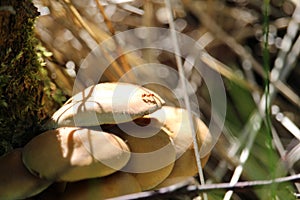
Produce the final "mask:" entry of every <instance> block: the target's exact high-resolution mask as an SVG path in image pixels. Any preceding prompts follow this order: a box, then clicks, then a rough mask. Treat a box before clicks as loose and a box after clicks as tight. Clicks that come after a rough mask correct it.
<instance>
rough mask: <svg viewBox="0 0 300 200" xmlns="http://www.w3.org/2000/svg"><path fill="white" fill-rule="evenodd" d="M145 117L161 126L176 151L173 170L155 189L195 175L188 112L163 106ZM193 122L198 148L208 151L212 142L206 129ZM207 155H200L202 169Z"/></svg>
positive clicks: (195, 118)
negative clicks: (171, 140)
mask: <svg viewBox="0 0 300 200" xmlns="http://www.w3.org/2000/svg"><path fill="white" fill-rule="evenodd" d="M147 117H149V118H150V119H155V120H157V121H159V122H160V123H162V124H163V125H162V126H163V127H162V129H163V130H165V132H166V133H168V134H169V136H170V137H171V138H172V139H173V141H174V145H175V149H176V158H177V160H176V162H175V165H174V167H173V170H172V172H171V174H170V175H169V176H168V177H167V179H166V180H165V181H164V182H163V183H161V184H160V185H158V186H157V188H160V187H165V186H167V185H168V184H166V183H167V182H168V183H169V184H170V183H173V182H174V180H184V179H186V178H188V177H190V176H194V175H196V174H197V172H198V167H197V163H196V157H195V153H194V145H193V137H192V131H191V128H190V125H189V121H188V111H187V110H185V109H182V108H175V107H170V106H163V107H162V108H161V109H160V110H158V111H156V112H154V113H152V114H150V115H149V116H147ZM193 120H194V121H193V122H194V125H195V127H196V135H197V143H198V147H199V148H203V149H204V150H205V151H209V150H210V148H211V141H212V140H211V135H210V133H209V130H208V128H207V127H206V125H205V124H204V123H203V122H202V121H201V120H200V119H199V118H197V117H196V116H193ZM209 155H210V153H209V152H208V153H206V154H204V155H202V158H201V165H202V167H204V166H205V164H206V162H207V160H208V158H209ZM180 177H182V178H180ZM171 180H173V181H171Z"/></svg>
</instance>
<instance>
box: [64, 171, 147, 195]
mask: <svg viewBox="0 0 300 200" xmlns="http://www.w3.org/2000/svg"><path fill="white" fill-rule="evenodd" d="M141 191H142V189H141V186H140V185H139V183H138V181H137V180H136V178H135V177H134V176H133V175H131V174H129V173H125V172H117V173H114V174H112V175H109V176H106V177H102V178H96V179H88V180H83V181H78V182H73V183H69V184H68V185H67V188H66V192H65V193H64V194H63V196H62V199H64V200H69V199H70V200H77V199H78V200H82V199H97V200H101V199H107V198H112V197H117V196H121V195H126V194H132V193H137V192H141Z"/></svg>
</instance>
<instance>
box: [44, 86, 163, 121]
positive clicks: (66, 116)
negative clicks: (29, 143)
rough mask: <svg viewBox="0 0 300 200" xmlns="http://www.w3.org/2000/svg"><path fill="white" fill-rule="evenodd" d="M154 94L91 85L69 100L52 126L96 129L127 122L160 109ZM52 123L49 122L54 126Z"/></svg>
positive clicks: (138, 89)
mask: <svg viewBox="0 0 300 200" xmlns="http://www.w3.org/2000/svg"><path fill="white" fill-rule="evenodd" d="M164 103H165V102H164V100H162V99H161V98H160V97H159V96H158V95H157V94H156V93H154V92H152V91H151V90H148V89H146V88H143V87H141V86H138V85H133V84H129V83H101V84H98V85H93V86H90V87H88V88H87V89H85V90H83V91H82V92H80V93H78V94H76V95H74V96H73V97H72V98H70V99H69V100H68V101H67V102H66V103H65V104H64V105H63V106H62V107H61V108H60V109H59V110H58V111H56V112H55V113H54V115H53V116H52V120H53V122H54V125H51V122H50V125H48V126H58V127H63V126H97V125H101V124H115V123H122V122H128V121H131V120H133V119H136V118H139V117H142V116H144V115H145V114H149V113H152V112H154V111H155V110H157V109H159V108H161V106H162V105H163V104H164ZM53 122H52V123H53Z"/></svg>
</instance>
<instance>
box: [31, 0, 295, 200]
mask: <svg viewBox="0 0 300 200" xmlns="http://www.w3.org/2000/svg"><path fill="white" fill-rule="evenodd" d="M165 2H166V1H161V0H110V1H109V0H101V1H99V2H98V1H95V0H85V1H82V0H57V1H50V0H35V1H34V4H35V5H36V6H37V7H38V11H39V12H40V15H41V16H40V17H39V18H38V20H37V23H36V30H35V32H36V35H37V37H38V38H39V40H40V41H41V43H42V46H43V47H44V48H41V52H42V53H43V56H44V58H45V61H46V66H45V67H46V69H47V72H48V76H49V77H50V78H51V81H52V85H51V91H49V92H50V93H49V94H50V95H52V96H59V95H62V94H63V95H62V96H66V97H69V96H72V94H73V93H74V91H73V89H74V88H73V86H74V82H75V79H76V76H77V74H78V72H79V70H80V68H81V67H82V65H83V63H84V61H85V59H86V57H87V56H88V55H89V54H90V52H91V51H92V50H94V49H95V48H96V47H98V44H100V43H101V42H103V41H105V40H106V39H108V38H110V37H111V36H112V35H115V34H117V33H121V32H123V31H126V30H131V29H134V28H139V27H161V28H170V27H171V26H174V28H175V30H176V31H178V32H180V33H182V34H185V35H187V36H189V37H191V38H193V39H194V40H195V41H198V42H199V44H201V46H202V47H203V50H201V51H199V52H194V54H195V55H197V54H199V55H200V54H203V53H204V54H205V55H207V56H206V57H205V58H206V59H205V60H202V62H203V63H205V65H206V66H208V67H210V68H211V69H213V70H214V71H216V72H217V73H219V74H221V76H222V78H223V81H224V86H225V91H226V105H227V108H226V117H225V126H224V128H223V129H222V134H221V136H220V138H219V140H218V142H217V144H216V145H215V147H214V148H213V151H212V155H211V157H210V159H209V161H208V163H207V165H206V167H205V168H204V176H205V179H206V183H228V182H231V183H234V182H235V181H237V180H238V181H254V180H266V179H272V178H274V177H285V176H289V175H293V174H297V173H299V171H300V170H299V169H300V168H299V166H300V165H299V164H300V162H299V158H300V143H299V140H300V130H299V128H298V127H299V125H300V110H299V105H300V99H299V95H300V87H299V85H300V79H299V78H298V76H300V68H299V64H300V63H299V62H298V58H299V51H300V37H299V23H300V3H299V1H297V0H271V1H269V2H268V1H265V4H264V2H263V1H260V0H207V1H196V0H182V1H180V0H170V6H167V5H166V4H165ZM264 6H268V8H269V13H265V12H264ZM169 14H172V16H173V19H172V20H171V21H170V19H169V18H168V15H169ZM267 19H268V20H269V24H268V26H266V20H267ZM264 28H265V29H264ZM266 28H268V32H267V33H268V36H267V37H266V34H264V31H263V30H267V29H266ZM135 34H136V35H132V38H130V37H129V38H124V40H123V41H116V40H111V41H110V43H108V44H109V45H110V46H109V47H108V48H109V50H107V49H106V50H105V49H104V50H103V51H104V53H103V56H104V57H105V58H106V59H107V60H108V61H110V64H109V66H108V67H107V66H105V64H104V63H101V62H96V65H97V68H95V69H99V70H103V71H104V72H103V76H101V77H100V78H99V82H105V81H118V80H120V78H121V77H122V76H123V75H124V74H125V73H126V72H129V71H131V70H132V69H134V68H135V67H137V66H140V65H143V64H147V63H156V64H162V65H165V66H168V67H169V68H171V69H174V70H178V67H177V63H176V57H175V55H174V54H173V53H170V52H167V51H164V50H157V49H156V50H151V49H138V50H136V51H133V52H130V53H126V54H124V53H122V51H123V50H124V49H125V48H126V46H130V45H131V46H132V45H135V44H136V43H135V42H134V41H133V40H134V38H136V37H140V38H141V37H143V33H140V32H135ZM266 38H267V41H266ZM157 42H161V45H162V46H164V45H165V46H168V45H169V46H170V45H173V43H172V42H171V41H170V40H164V39H162V38H160V40H159V41H157ZM105 52H106V53H105ZM112 54H114V56H112ZM264 54H265V55H264ZM116 55H117V56H116ZM115 57H118V58H117V59H113V58H115ZM266 57H269V60H267V61H266V60H264V58H266ZM182 62H183V63H184V62H185V60H183V59H182ZM267 63H269V65H268V64H267ZM143 73H144V74H142V75H141V77H140V78H143V77H147V78H149V77H150V79H153V81H154V82H155V81H157V75H156V74H155V73H154V71H151V70H150V71H143ZM184 74H185V77H186V79H187V80H188V81H189V84H190V85H191V93H193V94H196V97H197V103H198V105H199V108H200V111H201V115H200V117H201V118H202V120H203V121H204V122H205V123H206V124H209V120H210V118H211V115H212V112H211V99H210V96H209V93H208V89H207V86H206V84H205V81H203V78H202V77H201V74H200V73H199V71H197V70H196V69H195V68H194V67H193V66H190V65H184ZM266 74H269V75H270V76H269V77H270V88H269V91H266V90H265V83H266V82H267V81H268V80H267V78H266ZM89 76H92V74H86V78H85V79H84V80H82V79H81V80H76V81H77V82H76V83H78V88H79V89H80V88H84V87H86V86H87V85H90V84H94V82H91V81H90V82H89V80H90V79H89ZM136 79H137V77H134V76H128V77H127V78H126V79H124V81H126V82H133V83H135V82H137V80H136ZM91 80H92V81H93V80H94V79H92V78H91ZM164 81H165V82H167V83H168V85H169V86H170V88H166V87H162V86H161V85H159V84H148V85H145V87H148V88H150V89H152V90H154V91H155V92H157V93H158V94H160V95H161V96H162V97H163V98H164V99H165V100H166V102H167V104H168V105H175V106H180V105H179V103H178V102H179V101H180V100H182V99H178V96H176V95H174V93H173V91H174V90H175V89H177V91H178V90H179V91H178V93H179V94H180V93H184V92H186V93H189V91H183V90H182V89H180V88H181V87H179V85H180V84H179V81H178V77H177V76H173V77H172V76H170V77H169V79H166V80H164ZM266 95H267V96H269V97H270V113H269V117H270V120H271V126H268V125H267V126H266V124H267V123H266V122H268V120H266V119H267V117H268V116H266V115H265V112H264V108H265V107H264V100H265V96H266ZM57 98H58V97H57ZM179 98H183V97H179ZM63 101H64V99H61V103H63ZM54 111H55V110H53V111H52V112H54ZM299 191H300V185H298V184H297V183H295V182H293V181H290V182H286V183H285V184H269V185H266V186H263V187H254V188H244V189H239V190H236V191H235V192H234V193H233V194H232V199H270V198H271V197H272V195H273V197H276V199H296V196H297V194H299ZM226 192H227V191H226V190H212V191H208V192H207V194H208V197H209V199H222V198H224V196H225V193H226ZM274 193H275V194H274ZM227 195H229V194H228V193H227ZM229 196H231V195H229ZM229 196H227V197H229ZM190 198H191V197H190V196H189V195H188V194H186V195H181V196H174V198H172V199H190Z"/></svg>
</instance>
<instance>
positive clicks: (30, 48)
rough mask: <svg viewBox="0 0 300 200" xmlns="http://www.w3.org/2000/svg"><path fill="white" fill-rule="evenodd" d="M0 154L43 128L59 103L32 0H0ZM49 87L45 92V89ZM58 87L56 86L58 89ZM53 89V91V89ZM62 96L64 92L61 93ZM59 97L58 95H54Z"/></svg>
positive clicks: (27, 139)
mask: <svg viewBox="0 0 300 200" xmlns="http://www.w3.org/2000/svg"><path fill="white" fill-rule="evenodd" d="M0 7H10V8H12V10H11V9H10V10H5V9H0V22H1V23H0V38H1V39H0V49H1V51H0V155H2V154H3V153H5V152H7V151H9V150H10V149H13V148H17V147H22V146H24V144H26V143H27V142H28V141H29V140H30V139H31V138H32V137H34V136H35V135H37V134H39V133H40V132H41V131H42V123H43V121H44V120H46V119H47V118H48V117H49V115H50V114H52V113H51V112H53V110H54V109H55V108H56V107H57V106H58V103H57V102H56V101H55V100H54V99H53V92H52V93H51V92H50V93H49V91H51V88H50V85H49V84H50V79H49V78H48V77H47V73H46V72H45V69H44V68H43V60H42V59H41V54H38V53H37V48H36V47H37V45H38V40H37V39H36V38H35V37H34V32H33V27H34V22H35V18H36V17H37V16H38V12H37V10H36V8H35V7H34V6H33V4H32V2H31V1H28V0H25V1H18V0H13V1H1V2H0ZM45 91H48V94H47V92H45ZM57 91H58V90H57ZM54 93H55V92H54ZM54 96H55V95H54ZM62 96H63V95H62ZM56 99H57V100H59V97H56Z"/></svg>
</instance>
